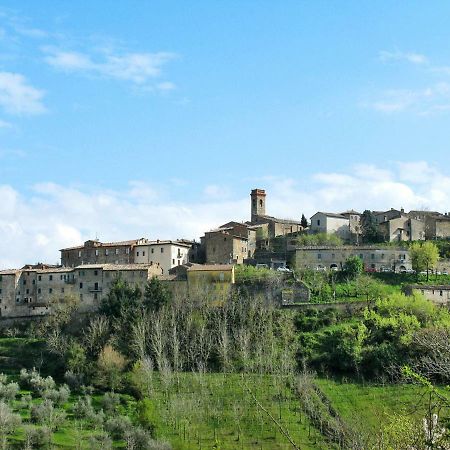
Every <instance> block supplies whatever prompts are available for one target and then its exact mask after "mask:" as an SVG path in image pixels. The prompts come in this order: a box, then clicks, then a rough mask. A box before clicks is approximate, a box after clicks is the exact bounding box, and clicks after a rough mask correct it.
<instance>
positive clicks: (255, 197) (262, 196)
mask: <svg viewBox="0 0 450 450" xmlns="http://www.w3.org/2000/svg"><path fill="white" fill-rule="evenodd" d="M250 197H251V207H252V208H251V211H252V219H251V220H252V223H256V222H258V217H259V216H265V215H266V191H265V190H264V189H252V192H251V193H250Z"/></svg>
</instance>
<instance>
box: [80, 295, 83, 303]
mask: <svg viewBox="0 0 450 450" xmlns="http://www.w3.org/2000/svg"><path fill="white" fill-rule="evenodd" d="M82 301H83V294H80V302H82Z"/></svg>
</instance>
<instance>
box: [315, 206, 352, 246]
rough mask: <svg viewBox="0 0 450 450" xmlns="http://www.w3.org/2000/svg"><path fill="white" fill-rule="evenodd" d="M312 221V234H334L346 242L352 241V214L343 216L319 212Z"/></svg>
mask: <svg viewBox="0 0 450 450" xmlns="http://www.w3.org/2000/svg"><path fill="white" fill-rule="evenodd" d="M310 220H311V225H310V227H309V232H310V233H313V234H316V233H326V234H333V233H334V234H336V235H337V236H339V237H340V238H341V239H343V240H344V241H348V240H350V214H349V215H347V216H344V215H342V214H335V213H327V212H321V211H319V212H316V214H314V215H313V216H312V217H311V218H310Z"/></svg>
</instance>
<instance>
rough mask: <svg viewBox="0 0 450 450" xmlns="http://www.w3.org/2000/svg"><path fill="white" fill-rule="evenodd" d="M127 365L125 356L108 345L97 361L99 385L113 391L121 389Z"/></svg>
mask: <svg viewBox="0 0 450 450" xmlns="http://www.w3.org/2000/svg"><path fill="white" fill-rule="evenodd" d="M126 364H127V362H126V359H125V358H124V356H123V355H121V354H120V353H119V352H118V351H116V350H114V348H113V347H112V346H111V345H106V346H105V347H104V349H103V350H102V351H101V353H100V355H99V357H98V360H97V383H98V384H100V385H101V386H104V387H107V388H109V389H112V390H115V389H118V388H120V386H121V385H122V372H123V371H124V369H125V366H126Z"/></svg>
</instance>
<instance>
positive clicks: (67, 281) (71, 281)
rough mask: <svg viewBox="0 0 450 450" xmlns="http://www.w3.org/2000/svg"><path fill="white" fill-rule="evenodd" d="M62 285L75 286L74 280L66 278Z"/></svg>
mask: <svg viewBox="0 0 450 450" xmlns="http://www.w3.org/2000/svg"><path fill="white" fill-rule="evenodd" d="M64 283H66V284H75V278H67V279H66V280H64Z"/></svg>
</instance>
